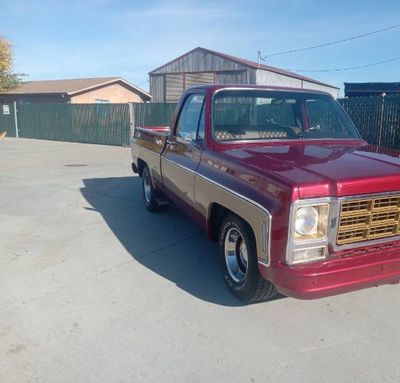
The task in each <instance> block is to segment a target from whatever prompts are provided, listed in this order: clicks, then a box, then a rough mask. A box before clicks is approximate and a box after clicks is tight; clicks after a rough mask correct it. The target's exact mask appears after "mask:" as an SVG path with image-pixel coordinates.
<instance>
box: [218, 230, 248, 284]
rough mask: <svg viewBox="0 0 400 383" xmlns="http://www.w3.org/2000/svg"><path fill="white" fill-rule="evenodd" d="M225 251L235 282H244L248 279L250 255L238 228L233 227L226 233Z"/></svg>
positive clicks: (227, 265) (230, 272) (226, 260)
mask: <svg viewBox="0 0 400 383" xmlns="http://www.w3.org/2000/svg"><path fill="white" fill-rule="evenodd" d="M224 251H225V263H226V267H227V269H228V272H229V275H230V276H231V277H232V279H233V280H234V281H235V282H242V281H243V280H244V279H245V278H246V273H247V263H248V254H247V247H246V242H245V241H244V239H243V237H242V234H241V233H240V231H239V230H238V229H237V228H235V227H232V228H231V229H229V230H228V232H227V233H226V236H225V242H224Z"/></svg>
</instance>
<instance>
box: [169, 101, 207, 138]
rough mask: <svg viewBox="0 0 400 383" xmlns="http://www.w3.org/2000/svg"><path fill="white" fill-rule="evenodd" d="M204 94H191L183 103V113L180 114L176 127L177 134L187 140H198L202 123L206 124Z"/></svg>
mask: <svg viewBox="0 0 400 383" xmlns="http://www.w3.org/2000/svg"><path fill="white" fill-rule="evenodd" d="M203 109H204V95H203V94H191V95H190V96H189V97H188V98H187V99H186V101H185V104H184V105H183V108H182V111H181V114H180V116H179V120H178V124H177V127H176V132H175V133H176V136H177V137H181V138H183V139H185V140H196V139H198V138H201V137H199V136H201V135H202V134H201V132H200V134H199V127H200V131H201V130H202V129H201V126H200V125H201V124H204V118H202V115H203V114H204V111H203Z"/></svg>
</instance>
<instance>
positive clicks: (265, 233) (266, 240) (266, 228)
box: [161, 156, 272, 266]
mask: <svg viewBox="0 0 400 383" xmlns="http://www.w3.org/2000/svg"><path fill="white" fill-rule="evenodd" d="M161 159H163V160H165V161H167V162H169V163H170V164H172V165H173V166H177V167H180V168H182V169H184V170H186V171H187V172H189V173H191V174H193V175H194V177H200V178H202V179H203V180H205V181H207V182H210V183H212V184H213V185H215V186H217V187H218V188H220V189H222V190H224V191H226V192H228V193H231V194H233V195H235V196H236V197H238V198H240V199H242V200H243V201H245V202H247V203H250V204H252V205H253V206H255V207H257V208H258V209H260V210H261V211H263V213H265V214H266V216H267V220H268V222H260V223H261V227H262V231H261V234H262V243H261V247H262V249H263V251H264V252H265V254H266V257H267V259H268V262H267V263H265V262H264V264H265V265H266V266H269V265H270V263H271V259H270V255H271V252H270V249H271V225H272V215H271V213H270V212H269V211H268V210H267V209H266V208H265V207H264V206H262V205H260V204H259V203H258V202H256V201H253V200H252V199H250V198H247V197H245V196H244V195H242V194H240V193H237V192H235V191H233V190H231V189H228V188H227V187H226V186H223V185H221V184H220V183H218V182H216V181H214V180H212V179H210V178H208V177H206V176H203V175H202V174H200V173H198V172H196V171H194V170H192V169H189V168H187V167H186V166H183V165H181V164H177V163H176V162H174V161H171V160H170V159H168V158H165V157H164V156H161ZM195 195H196V192H195ZM195 200H196V199H195ZM206 215H207V216H206V219H207V218H208V217H209V212H208V209H207V213H206ZM254 229H255V228H253V230H254ZM264 249H265V250H264Z"/></svg>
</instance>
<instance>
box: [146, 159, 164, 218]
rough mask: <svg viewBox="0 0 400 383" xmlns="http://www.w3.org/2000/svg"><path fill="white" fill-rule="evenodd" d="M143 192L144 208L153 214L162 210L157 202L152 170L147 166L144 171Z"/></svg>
mask: <svg viewBox="0 0 400 383" xmlns="http://www.w3.org/2000/svg"><path fill="white" fill-rule="evenodd" d="M142 191H143V201H144V206H145V207H146V209H147V210H148V211H151V212H156V211H158V210H160V208H159V206H158V203H157V200H156V193H155V191H154V188H153V180H152V179H151V174H150V170H149V168H148V167H147V165H146V166H145V167H144V168H143V171H142Z"/></svg>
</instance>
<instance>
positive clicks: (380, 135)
mask: <svg viewBox="0 0 400 383" xmlns="http://www.w3.org/2000/svg"><path fill="white" fill-rule="evenodd" d="M385 96H386V93H383V94H382V106H381V121H380V123H379V139H378V146H381V142H382V132H383V114H384V111H385Z"/></svg>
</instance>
